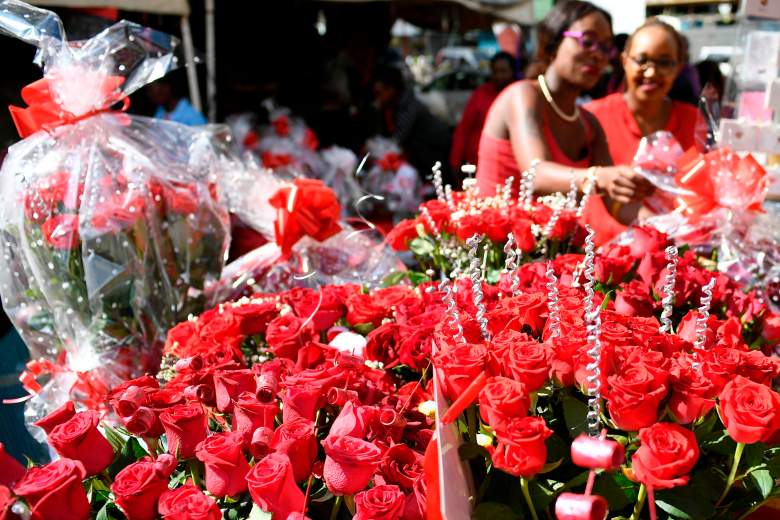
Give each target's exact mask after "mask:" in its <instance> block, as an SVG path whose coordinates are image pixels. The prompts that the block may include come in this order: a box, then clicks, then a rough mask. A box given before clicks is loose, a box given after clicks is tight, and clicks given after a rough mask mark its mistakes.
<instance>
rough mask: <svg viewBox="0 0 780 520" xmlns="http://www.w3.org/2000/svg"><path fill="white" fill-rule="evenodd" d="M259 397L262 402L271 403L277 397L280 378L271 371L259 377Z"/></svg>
mask: <svg viewBox="0 0 780 520" xmlns="http://www.w3.org/2000/svg"><path fill="white" fill-rule="evenodd" d="M256 381H257V392H256V393H257V399H258V400H259V401H260V402H262V403H270V402H271V401H273V400H274V399H276V394H277V393H278V392H279V379H278V378H277V377H276V374H274V373H272V372H271V371H268V372H264V373H262V374H260V375H259V376H258V377H257V380H256Z"/></svg>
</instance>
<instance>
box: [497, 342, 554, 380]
mask: <svg viewBox="0 0 780 520" xmlns="http://www.w3.org/2000/svg"><path fill="white" fill-rule="evenodd" d="M552 358H553V350H552V349H551V348H550V346H549V345H546V344H544V343H537V342H536V341H535V340H531V341H525V342H522V343H516V344H514V345H513V346H512V348H511V349H510V350H509V356H508V358H506V360H505V361H506V366H505V367H504V369H503V370H502V372H504V375H509V374H511V375H512V377H514V378H515V379H518V380H520V381H522V382H523V384H524V385H525V388H526V390H527V391H528V392H535V391H537V390H539V389H540V388H541V387H542V386H544V383H545V382H546V381H547V379H548V378H549V373H550V364H551V362H552ZM507 370H508V371H509V373H506V371H507Z"/></svg>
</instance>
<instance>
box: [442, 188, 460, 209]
mask: <svg viewBox="0 0 780 520" xmlns="http://www.w3.org/2000/svg"><path fill="white" fill-rule="evenodd" d="M444 198H445V199H446V200H447V206H448V207H449V208H450V211H455V210H456V209H457V208H456V207H455V199H454V198H453V197H452V186H451V185H449V184H447V185H446V186H445V187H444Z"/></svg>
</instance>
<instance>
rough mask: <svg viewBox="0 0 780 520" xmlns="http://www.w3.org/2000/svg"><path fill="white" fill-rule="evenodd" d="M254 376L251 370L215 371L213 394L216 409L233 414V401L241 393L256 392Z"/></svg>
mask: <svg viewBox="0 0 780 520" xmlns="http://www.w3.org/2000/svg"><path fill="white" fill-rule="evenodd" d="M256 389H257V388H256V383H255V376H254V374H252V371H251V370H217V371H216V372H214V392H215V393H216V399H217V409H218V410H219V411H220V412H223V413H233V401H234V400H236V399H238V396H239V395H241V394H242V393H243V392H252V393H253V394H254V393H255V391H256Z"/></svg>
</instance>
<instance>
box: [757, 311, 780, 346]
mask: <svg viewBox="0 0 780 520" xmlns="http://www.w3.org/2000/svg"><path fill="white" fill-rule="evenodd" d="M761 337H762V338H764V341H766V342H767V343H768V344H769V345H770V346H774V345H776V344H777V343H778V342H780V314H778V313H775V312H767V313H766V314H765V315H764V318H763V319H762V326H761Z"/></svg>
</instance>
